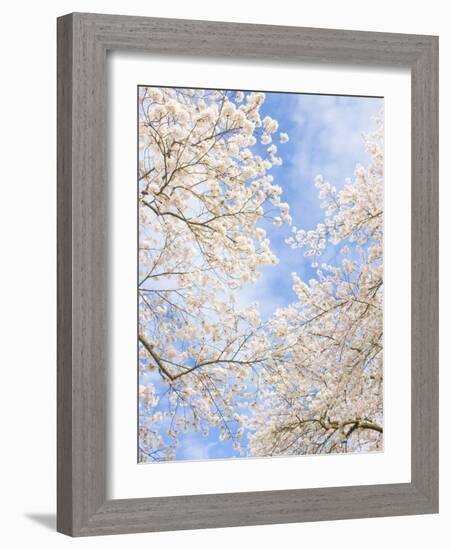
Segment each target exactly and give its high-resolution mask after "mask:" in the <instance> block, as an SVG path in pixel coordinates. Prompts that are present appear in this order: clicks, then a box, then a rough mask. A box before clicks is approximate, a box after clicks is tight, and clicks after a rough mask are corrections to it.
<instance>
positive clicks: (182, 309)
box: [139, 87, 291, 461]
mask: <svg viewBox="0 0 450 550" xmlns="http://www.w3.org/2000/svg"><path fill="white" fill-rule="evenodd" d="M264 99H265V95H264V94H263V93H260V92H258V93H243V92H237V93H234V94H233V93H230V92H226V91H203V90H192V89H177V88H152V87H141V88H140V97H139V110H140V111H139V119H140V120H139V146H140V154H139V158H140V162H139V341H140V368H141V370H142V371H143V372H144V373H145V372H147V373H152V372H153V373H156V374H157V375H158V376H159V383H160V384H165V385H166V386H167V391H166V392H165V396H164V398H161V399H164V400H165V403H164V407H160V410H164V412H163V413H160V414H156V413H155V412H154V409H155V407H157V406H158V402H157V401H155V400H154V399H153V400H152V399H148V398H147V397H145V396H146V395H147V394H146V393H145V392H146V390H145V388H144V389H143V390H142V392H141V398H140V421H139V426H140V441H139V446H140V455H141V456H140V458H141V460H143V461H146V460H147V459H150V460H154V459H158V460H167V459H170V458H171V457H172V456H173V448H174V446H175V445H176V442H177V439H178V437H179V434H180V432H182V431H188V430H192V429H193V430H197V431H201V432H202V433H203V434H205V435H206V434H207V433H208V429H209V428H210V427H211V426H218V427H220V430H221V434H222V437H223V438H226V439H231V440H232V441H233V442H234V444H235V446H236V447H237V448H238V447H239V440H240V437H241V436H242V433H243V427H242V422H241V419H240V416H239V414H237V413H236V403H237V401H238V400H239V399H243V398H244V397H245V390H246V386H247V384H249V383H251V381H252V380H253V381H254V382H255V381H257V378H258V377H259V370H260V369H261V368H262V365H263V364H264V361H265V360H266V359H267V357H268V354H269V351H270V343H269V340H268V337H267V334H266V333H265V331H263V330H262V326H261V320H260V316H259V312H258V310H257V308H256V306H255V305H252V306H250V307H247V308H242V307H239V305H238V304H237V303H236V291H237V289H239V288H241V287H242V285H244V284H251V283H254V282H255V281H256V280H257V279H258V277H259V276H260V271H259V270H258V268H259V267H260V266H263V265H275V264H276V263H277V262H278V259H277V258H276V256H275V254H274V253H273V252H272V250H271V247H270V241H269V239H268V238H267V236H266V231H265V230H264V229H263V228H262V227H260V226H258V222H259V221H260V220H262V219H263V218H267V219H270V220H272V221H273V222H274V223H275V224H276V225H281V224H283V223H284V224H290V223H291V217H290V214H289V206H288V205H287V204H286V203H283V202H282V201H281V193H282V189H281V187H280V186H279V185H276V184H275V183H274V180H273V176H272V175H271V174H270V173H269V171H270V169H271V167H272V166H273V165H279V164H281V158H280V157H279V156H278V155H277V153H278V150H277V146H276V145H275V144H274V143H273V142H272V139H273V138H274V137H275V134H276V133H277V131H278V123H277V121H276V120H274V119H272V118H270V117H268V116H266V117H264V119H261V116H260V107H261V105H262V104H263V102H264ZM287 139H288V137H287V134H281V135H280V137H279V141H280V142H281V143H283V142H286V141H287ZM257 141H259V143H260V144H261V145H265V144H269V147H267V150H266V155H264V156H261V155H257V154H255V153H254V150H252V147H253V146H254V145H255V144H256V142H257ZM275 214H276V215H275ZM160 405H163V404H162V403H160ZM161 434H163V435H161ZM167 449H169V453H168V454H167V453H166V450H167Z"/></svg>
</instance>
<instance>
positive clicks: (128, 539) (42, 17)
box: [0, 0, 450, 550]
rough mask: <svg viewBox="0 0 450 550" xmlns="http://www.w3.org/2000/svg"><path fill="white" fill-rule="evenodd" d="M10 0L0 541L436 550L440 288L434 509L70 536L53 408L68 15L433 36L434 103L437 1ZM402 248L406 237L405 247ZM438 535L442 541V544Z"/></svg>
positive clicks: (440, 18) (446, 75) (5, 65)
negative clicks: (59, 94) (62, 50)
mask: <svg viewBox="0 0 450 550" xmlns="http://www.w3.org/2000/svg"><path fill="white" fill-rule="evenodd" d="M105 4H106V3H105V2H100V1H97V0H90V1H71V2H70V1H66V0H59V1H58V2H56V1H54V2H51V1H47V2H39V3H38V2H31V1H29V2H15V3H14V4H13V3H12V2H9V3H7V4H5V6H4V7H3V10H2V23H3V24H2V33H1V34H0V40H1V41H2V44H1V48H0V52H1V56H2V60H1V65H0V66H1V77H2V85H1V87H0V94H1V99H0V131H1V136H2V143H1V151H2V156H1V158H2V161H1V164H0V166H1V201H0V208H1V212H0V223H1V231H0V235H1V251H2V256H3V257H2V260H3V261H2V268H1V270H0V277H1V290H2V294H1V296H2V299H1V322H2V326H1V341H2V345H1V348H0V349H1V354H2V360H1V362H0V364H1V372H2V384H1V386H0V387H1V391H2V396H1V399H0V407H1V411H0V413H1V416H0V418H1V426H2V431H1V436H2V437H1V444H2V453H1V465H0V472H1V476H2V482H1V488H2V491H1V507H2V510H1V517H2V531H1V539H2V543H3V545H4V546H5V547H7V548H28V547H32V546H33V547H43V548H48V549H53V548H58V549H59V548H66V547H67V548H68V547H69V545H70V546H71V547H74V546H75V547H77V548H88V547H90V548H92V547H95V548H97V547H98V548H122V547H123V546H126V547H127V548H130V549H131V548H138V547H139V548H140V547H142V546H143V545H145V546H151V547H152V549H159V548H164V549H167V548H179V547H181V546H182V547H183V550H189V549H194V548H195V549H199V550H200V549H203V548H204V549H206V548H208V549H210V548H212V547H213V548H238V549H239V548H243V547H245V546H250V547H251V548H254V547H258V548H273V547H274V546H277V547H280V546H286V547H295V548H302V547H305V546H306V547H308V548H329V547H332V548H334V549H336V548H346V549H352V548H358V549H361V548H363V549H366V548H367V549H371V548H377V549H378V548H380V547H384V546H386V547H393V546H396V545H398V544H400V545H401V546H402V547H403V548H414V549H415V548H417V549H419V548H424V547H428V548H443V547H445V545H446V544H447V543H448V524H449V520H450V491H449V471H450V470H449V467H448V466H447V464H446V463H450V461H449V452H450V443H449V439H448V427H447V426H448V425H447V423H446V422H445V421H444V419H446V418H448V417H449V416H450V402H449V399H448V398H447V394H448V389H449V373H448V368H446V366H447V365H448V363H449V353H448V346H446V345H445V340H446V338H448V336H447V335H448V331H449V328H450V325H449V315H448V307H449V305H450V302H449V291H448V286H447V285H441V299H442V305H441V336H442V341H443V346H442V348H443V349H442V352H441V395H442V400H441V419H442V421H441V425H442V434H441V445H440V447H441V513H440V515H434V516H421V517H405V518H379V519H367V520H352V521H351V522H349V521H339V522H327V523H312V524H298V525H279V526H264V527H245V528H239V529H220V530H207V531H191V532H178V533H158V534H142V535H127V536H120V537H104V538H90V539H77V540H70V539H69V538H66V537H64V536H62V535H58V534H56V533H54V514H55V486H56V484H55V463H56V457H55V448H56V439H55V423H56V419H55V411H56V396H55V387H56V376H55V360H56V351H55V343H56V336H55V334H56V295H55V279H56V276H55V273H56V253H55V250H56V248H55V237H56V222H55V219H56V185H55V177H56V154H55V151H56V138H55V125H56V99H55V98H56V26H55V17H56V16H58V15H60V14H63V13H67V12H71V11H96V12H105V13H122V14H135V15H149V16H161V17H181V18H188V19H189V18H191V19H195V18H197V19H211V20H228V21H242V22H252V23H268V24H279V25H283V24H285V25H303V26H315V27H328V28H347V29H355V30H372V31H388V32H409V33H424V34H439V35H440V50H441V61H440V67H441V74H440V82H441V98H448V97H450V30H449V28H448V16H447V14H446V13H445V11H444V10H445V3H444V2H442V1H440V0H428V2H426V4H424V3H423V2H422V1H420V2H419V1H411V2H408V3H407V4H406V3H405V2H397V3H394V2H392V1H391V0H379V1H378V2H373V3H370V4H367V3H364V2H361V1H359V0H355V1H354V0H341V1H340V2H335V1H333V0H321V1H320V2H304V3H303V2H302V3H301V2H293V1H292V0H277V2H273V3H267V4H263V3H262V1H261V0H259V1H258V0H247V1H246V2H242V0H236V1H234V0H227V1H226V2H214V3H206V2H204V1H200V0H198V1H193V0H191V1H183V0H171V2H162V3H154V2H148V1H146V2H144V1H141V2H138V1H134V0H127V1H126V2H125V1H123V0H122V1H114V0H110V1H109V2H108V3H107V5H105ZM440 113H441V138H440V147H441V182H448V181H449V176H450V173H449V163H448V150H449V148H450V128H449V122H450V117H449V104H448V99H447V101H442V102H441V105H440ZM449 200H450V190H449V186H448V185H445V184H443V185H442V186H441V196H440V203H441V212H442V216H441V219H442V222H441V241H442V243H443V244H442V247H441V248H442V260H441V280H442V281H445V280H446V279H448V276H449V275H448V268H449V260H450V256H449V251H450V247H449V246H448V242H447V239H448V234H449V229H450V220H449V216H448V214H447V213H446V212H445V211H444V210H443V209H444V208H445V205H446V204H448V202H449ZM407 245H408V243H407V242H405V246H407ZM441 541H442V542H441Z"/></svg>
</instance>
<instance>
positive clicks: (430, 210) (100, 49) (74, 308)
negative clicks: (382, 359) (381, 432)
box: [57, 13, 438, 536]
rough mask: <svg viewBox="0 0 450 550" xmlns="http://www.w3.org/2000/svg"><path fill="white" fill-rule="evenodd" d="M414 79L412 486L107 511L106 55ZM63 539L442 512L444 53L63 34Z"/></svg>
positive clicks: (434, 42) (84, 31) (431, 47)
mask: <svg viewBox="0 0 450 550" xmlns="http://www.w3.org/2000/svg"><path fill="white" fill-rule="evenodd" d="M123 49H132V50H136V51H138V52H147V53H150V54H172V55H177V56H186V52H189V56H206V55H208V56H214V57H229V58H232V59H235V60H236V62H237V63H238V62H239V59H242V58H246V59H253V60H254V61H255V63H257V62H258V60H275V61H283V62H289V63H298V62H314V63H316V62H323V63H331V64H334V65H336V64H364V65H369V66H393V67H396V66H397V67H409V68H410V69H411V75H412V243H411V246H412V320H411V322H412V366H411V368H412V396H411V400H412V401H411V410H412V434H411V436H412V481H411V483H407V484H392V485H374V486H361V487H336V488H327V489H301V490H289V491H262V492H252V493H231V494H221V495H219V494H214V495H193V496H179V497H164V498H146V499H129V500H107V498H106V483H107V475H106V471H107V462H106V460H107V457H106V453H105V449H106V431H107V430H106V427H107V416H106V411H107V403H106V397H105V395H106V392H105V387H106V384H107V378H106V375H107V372H108V349H109V346H108V318H109V317H108V315H109V309H108V300H107V297H108V273H107V265H108V250H109V246H110V242H109V238H108V215H109V200H108V197H109V189H108V179H107V170H106V167H107V159H106V149H105V143H106V88H107V81H106V52H107V51H108V50H123ZM58 319H59V320H58V527H57V528H58V531H60V532H62V533H66V534H69V535H72V536H86V535H100V534H111V533H131V532H140V531H162V530H177V529H194V528H208V527H209V528H211V527H229V526H236V525H260V524H268V523H289V522H299V521H319V520H331V519H346V518H361V517H372V516H389V515H392V516H393V515H405V514H424V513H433V512H437V510H438V356H437V348H438V341H437V338H438V336H437V335H438V39H437V37H433V36H418V35H404V34H403V35H402V34H387V33H369V32H356V31H343V30H330V29H305V28H298V27H277V26H269V25H247V24H237V23H218V22H209V21H208V22H207V21H186V20H177V19H153V18H143V17H125V16H118V15H96V14H81V13H75V14H70V15H66V16H64V17H61V18H59V20H58Z"/></svg>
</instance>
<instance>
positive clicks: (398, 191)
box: [108, 53, 411, 498]
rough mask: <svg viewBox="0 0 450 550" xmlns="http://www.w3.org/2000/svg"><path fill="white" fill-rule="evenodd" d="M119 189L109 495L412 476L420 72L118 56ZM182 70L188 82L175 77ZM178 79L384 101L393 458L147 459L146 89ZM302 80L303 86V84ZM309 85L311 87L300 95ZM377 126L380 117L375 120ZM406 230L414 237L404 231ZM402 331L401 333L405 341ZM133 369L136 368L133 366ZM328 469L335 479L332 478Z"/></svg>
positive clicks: (113, 163) (114, 177)
mask: <svg viewBox="0 0 450 550" xmlns="http://www.w3.org/2000/svg"><path fill="white" fill-rule="evenodd" d="M108 63H109V65H108V74H109V83H108V90H109V92H110V95H109V103H108V108H109V115H108V119H109V121H110V128H120V132H117V131H115V132H114V131H112V130H111V131H110V139H109V140H108V144H109V159H110V160H109V163H110V164H109V172H108V173H109V175H110V180H111V181H110V184H111V188H112V193H111V197H112V198H111V203H112V211H113V216H112V223H111V233H112V235H113V236H112V242H111V245H110V250H111V253H112V256H113V258H112V262H111V266H110V272H111V274H112V275H113V281H112V285H111V290H110V304H111V313H112V317H113V319H112V323H111V330H112V336H111V350H110V352H109V356H110V357H111V365H110V373H109V376H108V380H109V381H111V380H112V381H113V383H112V384H110V390H109V392H110V393H109V399H108V419H109V421H110V422H109V427H110V428H109V430H108V432H109V436H110V437H109V439H110V444H109V451H108V456H109V457H110V467H109V468H108V472H109V496H110V498H139V497H156V496H174V495H189V494H208V493H231V492H235V491H271V490H278V489H302V488H310V487H339V486H344V485H363V484H367V485H368V484H372V483H373V484H376V483H405V482H406V483H408V482H409V481H411V439H410V411H411V398H410V395H411V385H410V378H411V376H410V372H411V362H410V355H409V350H410V348H411V331H410V316H411V312H410V304H411V285H410V265H411V250H410V247H407V246H405V239H406V240H408V241H409V240H410V231H411V229H410V228H411V216H410V210H411V205H410V195H411V179H410V166H411V152H410V149H411V147H410V139H409V138H408V136H409V135H410V131H411V129H410V126H411V101H410V96H411V92H410V90H411V75H410V71H409V70H405V69H403V70H395V71H392V70H389V69H387V70H386V69H381V68H378V69H377V70H373V69H372V70H370V69H368V68H361V67H339V68H338V67H323V66H322V67H319V66H311V65H300V64H296V65H295V67H294V66H293V65H292V64H291V65H284V66H283V65H282V64H280V63H267V64H260V65H258V66H257V67H255V64H254V63H252V62H251V61H248V62H242V61H241V63H239V65H238V66H236V63H233V61H231V60H220V61H218V60H211V59H208V60H204V59H202V60H189V61H188V60H183V61H180V60H176V59H173V58H167V57H163V56H161V57H157V56H146V57H144V56H139V58H136V55H133V54H128V53H115V54H113V55H111V56H110V58H109V61H108ZM173 75H176V79H177V80H176V81H173V80H172V81H171V80H170V79H173V78H174V77H173ZM149 82H150V83H154V84H156V85H158V84H159V83H162V82H164V83H168V82H172V83H173V84H179V83H183V85H184V86H202V85H203V86H216V87H218V88H224V87H227V86H228V87H230V88H238V89H243V90H266V89H271V88H270V86H272V85H273V82H276V83H277V84H276V85H277V90H284V91H291V92H292V91H312V90H314V92H316V93H329V94H333V93H345V94H353V95H370V94H372V95H375V96H384V120H385V122H384V129H385V136H386V140H385V157H384V158H385V205H384V220H385V234H386V235H388V237H387V238H386V239H385V247H384V253H383V258H384V260H383V262H384V276H383V279H384V282H385V285H384V293H385V311H384V323H385V329H384V334H385V337H384V351H383V363H384V378H383V380H384V401H383V413H384V419H383V420H384V425H385V426H386V429H385V430H384V434H383V444H384V452H382V453H365V454H351V455H335V456H308V457H282V458H281V457H279V458H277V459H274V458H265V459H264V458H261V459H258V460H255V459H241V460H223V461H217V460H209V461H189V462H181V461H179V462H171V463H164V464H146V465H143V464H136V440H137V437H138V435H137V426H136V408H137V403H136V399H137V392H136V372H135V370H134V369H133V368H126V367H125V366H126V365H131V366H133V365H135V363H136V318H137V308H136V290H135V285H136V242H137V233H136V231H137V212H136V188H135V186H134V185H123V183H124V182H133V181H134V179H135V177H136V85H137V84H138V83H149ZM299 83H301V84H299ZM299 86H301V88H299ZM367 124H368V125H369V121H368V122H367ZM398 227H402V228H403V232H404V234H403V233H402V232H400V231H398ZM394 334H395V337H394V336H393V335H394ZM124 367H125V368H124ZM324 470H325V471H327V472H332V474H330V475H328V474H327V475H324Z"/></svg>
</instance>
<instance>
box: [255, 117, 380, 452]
mask: <svg viewBox="0 0 450 550" xmlns="http://www.w3.org/2000/svg"><path fill="white" fill-rule="evenodd" d="M382 136H383V129H382V126H380V127H379V129H378V130H377V131H376V132H375V133H373V134H372V135H371V136H369V138H368V139H367V149H368V151H369V153H370V155H371V163H370V165H369V167H368V168H367V170H365V169H363V168H362V167H360V166H359V167H357V169H356V171H355V179H354V181H353V182H350V181H348V182H347V183H346V185H345V187H344V188H343V189H342V190H341V191H337V190H336V188H335V187H333V186H331V185H330V184H329V183H327V182H324V181H323V178H322V177H321V176H318V177H317V178H316V186H317V187H318V188H319V199H320V200H321V201H322V203H321V206H322V208H323V209H324V211H325V219H324V222H323V223H320V224H319V225H318V226H317V228H316V229H315V230H309V231H305V230H302V229H300V230H298V229H297V228H293V234H294V235H293V237H291V238H289V239H288V241H287V243H288V244H289V245H290V246H291V247H292V248H293V249H294V250H296V249H302V248H303V249H306V251H305V253H304V255H305V256H306V257H310V258H312V266H313V267H314V268H316V278H315V279H311V280H310V281H303V280H302V279H301V278H300V277H299V276H298V275H297V274H296V273H293V275H292V277H293V290H294V292H295V294H296V295H297V299H298V300H297V302H295V303H293V304H291V305H290V306H288V307H287V308H282V309H279V310H277V311H276V312H275V314H274V316H273V317H272V319H271V321H270V323H269V325H270V331H271V336H270V340H271V342H272V361H273V362H274V368H273V369H272V370H271V371H270V373H268V371H266V373H268V375H267V378H266V384H267V386H268V387H270V388H271V390H270V392H269V395H268V396H267V397H266V399H265V400H262V401H260V402H259V403H258V405H257V407H256V410H254V411H253V413H252V414H251V415H250V416H249V418H248V419H247V425H248V426H249V429H250V431H251V435H250V437H249V439H250V451H249V453H250V454H251V455H257V456H266V455H274V454H316V453H332V452H349V451H373V450H377V449H380V448H381V447H382V441H383V440H382V434H383V363H382V351H383V263H382V249H383V212H382V210H381V205H382V204H383V152H382V151H383V147H382V146H383V142H382ZM331 247H341V248H340V252H339V254H338V255H337V256H336V258H337V262H340V265H339V264H338V265H330V264H327V263H323V264H322V265H321V266H320V268H319V266H318V260H319V257H320V256H321V255H322V253H323V252H324V251H325V250H330V248H331Z"/></svg>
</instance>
